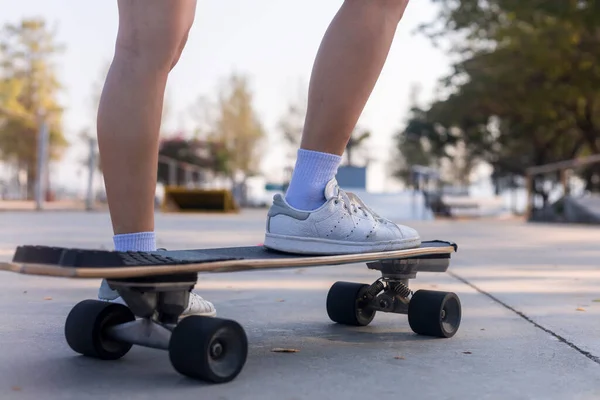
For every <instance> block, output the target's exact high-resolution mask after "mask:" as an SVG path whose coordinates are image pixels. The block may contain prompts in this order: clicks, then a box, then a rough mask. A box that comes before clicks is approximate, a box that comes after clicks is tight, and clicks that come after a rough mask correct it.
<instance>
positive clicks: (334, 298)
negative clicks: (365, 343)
mask: <svg viewBox="0 0 600 400" xmlns="http://www.w3.org/2000/svg"><path fill="white" fill-rule="evenodd" d="M368 287H369V285H366V284H363V283H351V282H336V283H334V284H333V286H331V289H329V293H328V294H327V314H328V315H329V318H330V319H331V320H332V321H333V322H337V323H338V324H343V325H352V326H367V325H369V324H370V323H371V321H373V318H375V314H376V311H375V310H373V309H368V308H363V306H362V305H361V303H362V296H363V294H364V293H365V291H366V290H367V288H368Z"/></svg>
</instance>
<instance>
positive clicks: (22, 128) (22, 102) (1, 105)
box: [0, 19, 67, 197]
mask: <svg viewBox="0 0 600 400" xmlns="http://www.w3.org/2000/svg"><path fill="white" fill-rule="evenodd" d="M61 50H62V48H61V46H60V45H59V44H57V43H56V42H55V32H52V31H50V30H49V29H48V27H47V26H46V23H45V21H44V20H40V19H25V20H23V21H21V22H20V23H19V24H6V25H5V26H4V27H3V28H2V30H1V31H0V158H1V159H2V160H5V161H11V162H15V163H16V164H17V165H18V166H19V167H20V168H23V169H25V170H26V171H27V178H28V195H29V196H30V197H31V196H32V194H33V184H34V182H35V179H36V176H35V174H36V164H37V140H38V134H39V130H40V123H41V120H42V119H43V120H44V121H45V123H46V124H47V126H48V129H49V134H50V141H49V155H50V158H51V159H58V158H60V156H61V155H62V150H63V149H64V148H65V146H66V145H67V141H66V139H65V137H64V135H63V132H62V126H61V122H62V121H61V119H62V111H63V110H62V108H61V106H60V104H59V103H58V100H57V94H58V91H59V90H60V89H61V86H60V83H59V82H58V79H57V76H56V72H55V70H54V65H53V57H54V56H55V55H57V54H58V53H59V52H60V51H61Z"/></svg>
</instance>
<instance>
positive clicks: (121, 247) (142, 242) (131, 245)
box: [113, 232, 156, 251]
mask: <svg viewBox="0 0 600 400" xmlns="http://www.w3.org/2000/svg"><path fill="white" fill-rule="evenodd" d="M113 242H114V245H115V251H155V250H156V236H155V234H154V232H137V233H125V234H120V235H115V236H114V237H113Z"/></svg>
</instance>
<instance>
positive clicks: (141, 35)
mask: <svg viewBox="0 0 600 400" xmlns="http://www.w3.org/2000/svg"><path fill="white" fill-rule="evenodd" d="M191 27H192V21H190V22H189V24H183V23H181V22H180V21H173V22H170V23H168V24H164V25H149V24H143V25H139V26H135V27H129V26H125V27H120V28H119V33H118V35H117V43H116V49H115V52H116V54H115V55H116V56H118V57H125V58H127V61H128V62H131V63H135V64H137V65H140V66H143V67H144V68H150V69H153V70H165V71H170V70H171V69H172V68H173V67H174V66H175V65H176V64H177V62H178V61H179V58H180V57H181V53H182V52H183V49H184V47H185V45H186V43H187V39H188V35H189V31H190V29H191Z"/></svg>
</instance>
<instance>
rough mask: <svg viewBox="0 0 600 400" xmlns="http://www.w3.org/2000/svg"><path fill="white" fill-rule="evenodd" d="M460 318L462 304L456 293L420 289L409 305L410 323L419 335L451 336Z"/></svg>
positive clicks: (456, 328)
mask: <svg viewBox="0 0 600 400" xmlns="http://www.w3.org/2000/svg"><path fill="white" fill-rule="evenodd" d="M460 319H461V304H460V300H459V299H458V296H457V295H456V294H454V293H448V292H439V291H433V290H418V291H416V292H415V294H413V296H412V298H411V300H410V303H409V305H408V323H409V324H410V327H411V329H412V330H413V332H415V333H417V334H419V335H424V336H434V337H440V338H450V337H452V336H454V334H455V333H456V332H457V331H458V327H459V326H460Z"/></svg>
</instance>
